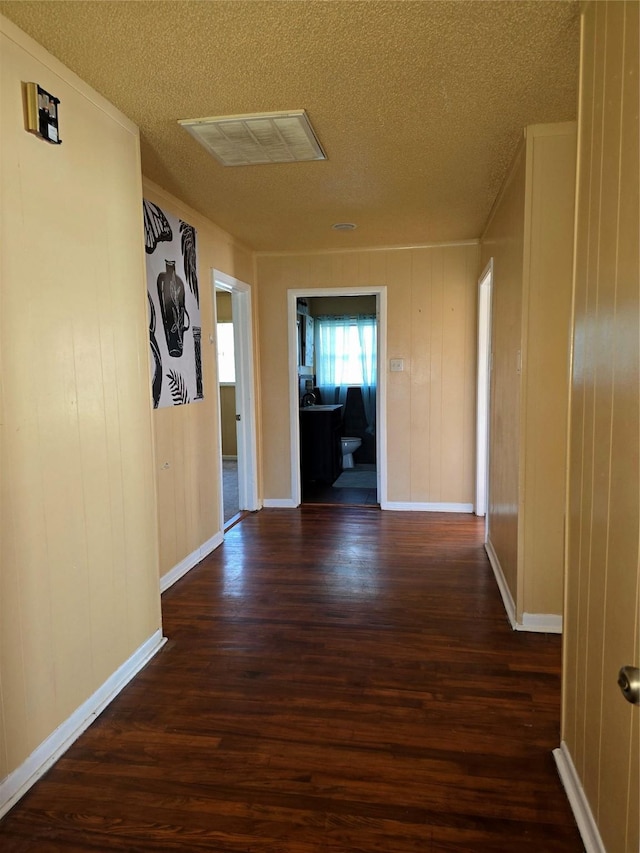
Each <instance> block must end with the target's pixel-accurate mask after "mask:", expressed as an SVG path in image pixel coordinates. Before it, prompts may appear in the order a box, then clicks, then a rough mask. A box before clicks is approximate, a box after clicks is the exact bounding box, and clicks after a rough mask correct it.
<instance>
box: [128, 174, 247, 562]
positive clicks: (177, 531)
mask: <svg viewBox="0 0 640 853" xmlns="http://www.w3.org/2000/svg"><path fill="white" fill-rule="evenodd" d="M144 196H145V198H148V199H149V200H150V201H153V202H155V203H156V204H159V205H160V207H163V208H165V209H167V210H169V211H170V212H171V213H173V214H174V215H175V216H179V217H180V218H181V219H184V220H185V221H187V222H189V223H190V224H191V225H193V226H195V228H196V230H197V249H198V278H199V282H200V321H201V325H202V378H203V383H204V399H203V400H202V401H201V402H198V403H193V404H191V405H188V406H168V407H166V408H164V409H156V410H155V411H154V413H153V425H154V433H155V470H156V477H157V488H158V520H159V526H160V574H161V576H162V575H165V574H167V572H169V571H170V570H171V569H172V568H174V567H175V566H176V565H177V564H178V563H180V562H181V561H182V560H184V559H185V558H186V557H188V556H189V555H191V554H193V552H194V551H196V550H197V549H198V548H200V547H201V546H202V545H203V544H205V543H206V542H208V541H209V540H210V539H211V538H212V537H213V536H215V535H216V534H219V533H221V532H222V531H221V530H220V505H221V501H222V496H221V495H220V485H219V484H220V435H219V432H220V426H219V424H220V420H219V415H218V388H217V386H216V373H215V358H216V353H215V347H214V346H213V344H212V343H211V338H212V336H213V317H214V314H213V292H214V291H213V277H212V276H213V270H214V269H217V270H219V271H220V272H224V273H227V274H228V275H230V276H234V277H235V278H238V279H240V280H241V281H244V282H246V283H247V284H250V285H252V286H253V288H254V291H255V286H254V285H253V278H254V277H253V255H252V253H251V252H250V251H249V250H248V249H246V248H245V247H243V246H241V245H240V244H238V243H237V241H235V240H234V239H233V238H232V237H231V236H230V235H229V234H227V233H226V232H225V231H222V230H221V229H220V228H218V227H217V226H216V225H214V224H213V223H212V222H210V221H209V220H208V219H205V218H204V217H203V216H201V215H200V214H198V213H197V212H196V211H195V210H192V209H191V208H189V207H187V206H186V205H184V204H183V203H182V202H181V201H180V200H179V199H177V198H175V197H174V196H172V195H170V194H169V193H167V192H165V191H164V190H163V189H161V188H160V187H158V186H157V185H155V184H153V183H151V182H150V181H147V180H145V181H144ZM253 298H254V300H255V293H254V297H253ZM254 304H255V303H254ZM254 312H255V307H254ZM256 351H257V347H256V345H255V342H254V352H256ZM257 375H258V370H256V376H257Z"/></svg>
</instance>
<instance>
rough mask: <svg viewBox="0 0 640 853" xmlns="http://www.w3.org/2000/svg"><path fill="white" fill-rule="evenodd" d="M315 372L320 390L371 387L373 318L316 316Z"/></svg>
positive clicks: (373, 348) (374, 348) (374, 357)
mask: <svg viewBox="0 0 640 853" xmlns="http://www.w3.org/2000/svg"><path fill="white" fill-rule="evenodd" d="M316 372H317V382H318V385H319V386H320V387H322V386H323V385H324V386H334V387H338V386H345V385H365V386H369V385H373V384H375V376H376V318H375V317H370V316H359V317H318V318H317V320H316Z"/></svg>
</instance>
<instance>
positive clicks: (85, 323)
mask: <svg viewBox="0 0 640 853" xmlns="http://www.w3.org/2000/svg"><path fill="white" fill-rule="evenodd" d="M0 30H1V32H0V61H1V74H0V84H1V87H2V88H1V97H0V108H1V121H0V129H1V130H0V134H1V137H0V138H1V149H2V171H1V175H2V178H1V180H2V184H1V188H0V189H1V192H0V198H1V203H2V237H3V244H2V290H1V297H0V298H1V302H0V359H1V363H2V372H1V382H2V385H1V394H0V400H1V401H2V417H1V419H0V422H1V425H2V429H1V430H0V440H1V452H0V460H1V462H0V464H1V474H2V476H1V477H0V480H1V501H2V505H1V508H2V512H1V518H0V524H1V527H0V543H1V546H0V547H1V551H0V684H1V692H0V715H1V721H2V725H0V781H1V780H2V779H4V777H6V776H7V775H8V774H9V773H11V772H12V771H14V770H16V769H17V768H19V767H20V766H21V765H22V763H23V762H24V761H25V759H27V757H28V756H29V755H30V754H31V753H32V752H33V750H34V749H35V748H36V747H38V746H39V745H40V744H41V743H42V742H43V741H44V740H45V739H46V738H47V737H48V736H49V735H51V734H52V733H53V732H54V730H55V729H56V728H57V727H58V726H60V725H61V724H62V723H63V722H64V721H66V720H67V719H68V718H69V717H70V716H71V714H72V713H73V712H75V711H76V710H77V709H78V708H79V706H81V705H82V704H83V703H84V702H85V701H86V700H88V699H89V698H90V697H91V696H92V694H94V693H95V691H96V690H97V689H98V688H99V687H101V686H102V685H103V683H104V682H105V681H106V680H107V679H108V677H109V676H111V675H112V674H113V673H114V672H115V671H116V670H117V669H118V668H119V667H120V666H121V665H122V664H124V663H125V662H126V661H127V660H128V659H129V658H130V657H131V656H132V654H133V653H134V652H135V651H136V650H137V649H139V648H140V646H141V645H142V644H143V643H144V642H146V641H147V640H149V639H150V638H152V637H153V636H154V634H156V633H158V632H159V628H160V593H159V585H158V545H157V522H156V500H155V483H154V472H153V453H152V429H151V406H150V388H149V360H148V353H149V339H148V328H147V307H146V302H145V299H146V297H145V288H144V249H143V242H142V238H141V228H142V219H141V206H140V205H141V201H140V200H141V179H140V160H139V140H138V132H137V129H136V128H135V126H133V125H132V124H131V123H130V122H129V121H128V120H127V119H126V118H125V117H124V116H123V115H122V114H121V113H119V112H118V111H117V110H115V109H113V108H112V107H111V106H110V105H109V104H108V103H107V102H106V101H104V99H103V98H101V97H100V96H99V95H97V93H95V92H93V91H92V90H91V89H89V87H88V86H86V85H85V84H84V83H82V81H81V80H79V79H78V78H77V77H76V76H75V75H74V74H72V73H71V72H70V71H68V69H66V68H64V66H62V65H61V64H60V63H59V62H57V61H56V60H55V59H54V58H53V57H51V56H50V55H49V54H47V53H46V52H45V51H44V50H43V49H42V48H40V47H39V46H38V45H36V44H35V42H33V41H31V39H29V38H27V37H26V36H25V35H24V34H23V33H21V32H20V31H19V30H17V29H16V28H15V27H13V26H12V25H11V24H9V22H7V21H5V20H4V19H2V18H0ZM27 80H37V81H38V82H39V83H40V84H41V85H42V86H43V87H45V88H46V89H47V90H50V91H51V92H52V93H54V94H55V95H56V96H57V97H59V98H60V99H61V102H62V104H63V115H62V133H61V136H62V140H63V142H62V145H60V146H55V145H49V144H47V143H46V142H44V141H42V140H40V139H38V138H36V137H35V136H33V135H32V134H30V133H27V132H26V131H25V116H24V110H23V93H22V84H23V82H24V81H27ZM158 640H159V637H158Z"/></svg>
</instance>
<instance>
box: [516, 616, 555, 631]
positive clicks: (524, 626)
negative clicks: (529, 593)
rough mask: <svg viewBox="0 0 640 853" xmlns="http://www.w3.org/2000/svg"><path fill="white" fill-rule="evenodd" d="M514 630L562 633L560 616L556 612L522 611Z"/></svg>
mask: <svg viewBox="0 0 640 853" xmlns="http://www.w3.org/2000/svg"><path fill="white" fill-rule="evenodd" d="M516 631H533V632H537V633H539V634H562V616H558V615H557V614H556V613H523V614H522V622H518V624H517V625H516Z"/></svg>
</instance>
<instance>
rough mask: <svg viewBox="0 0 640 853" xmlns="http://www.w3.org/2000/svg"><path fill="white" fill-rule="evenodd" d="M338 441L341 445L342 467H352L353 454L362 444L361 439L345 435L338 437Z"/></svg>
mask: <svg viewBox="0 0 640 853" xmlns="http://www.w3.org/2000/svg"><path fill="white" fill-rule="evenodd" d="M340 443H341V445H342V467H343V468H353V467H354V466H353V454H354V451H356V450H357V449H358V448H359V447H360V445H361V444H362V439H361V438H351V437H350V436H346V435H345V436H343V437H342V438H341V439H340Z"/></svg>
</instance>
